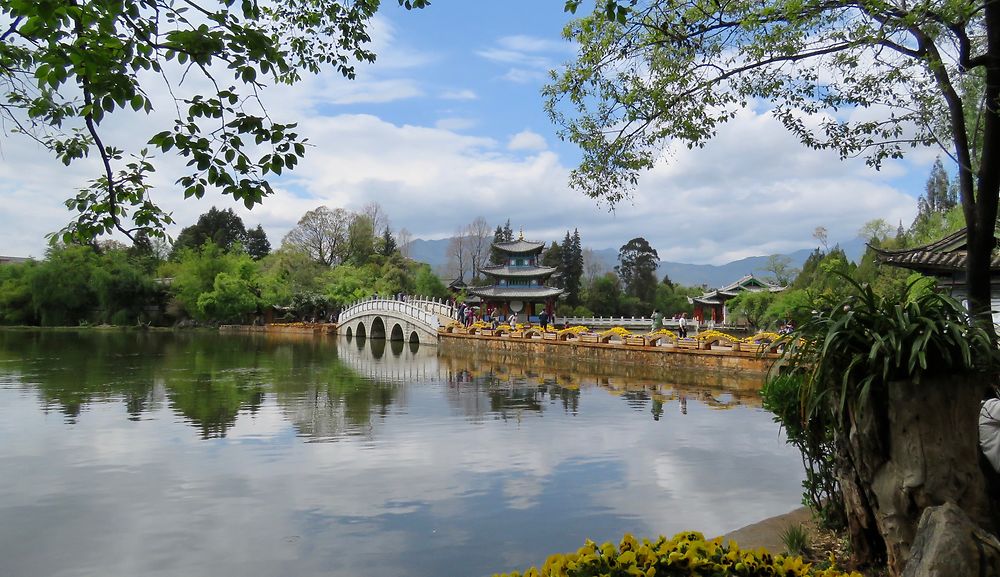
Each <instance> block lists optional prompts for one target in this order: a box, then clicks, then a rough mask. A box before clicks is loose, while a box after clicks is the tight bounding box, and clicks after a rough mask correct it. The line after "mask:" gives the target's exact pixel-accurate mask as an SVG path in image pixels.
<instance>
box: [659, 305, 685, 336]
mask: <svg viewBox="0 0 1000 577" xmlns="http://www.w3.org/2000/svg"><path fill="white" fill-rule="evenodd" d="M674 319H675V320H676V321H677V336H679V337H680V338H682V339H686V338H687V336H688V330H687V313H681V314H680V315H679V316H676V317H674ZM662 328H663V313H661V312H660V311H659V310H657V309H653V332H654V333H655V332H656V331H659V330H661V329H662Z"/></svg>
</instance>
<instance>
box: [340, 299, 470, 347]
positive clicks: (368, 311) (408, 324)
mask: <svg viewBox="0 0 1000 577" xmlns="http://www.w3.org/2000/svg"><path fill="white" fill-rule="evenodd" d="M454 312H455V309H454V307H452V306H451V305H450V304H448V303H447V302H445V301H443V300H438V299H431V298H423V297H410V296H404V297H402V298H401V299H384V298H379V297H374V298H370V299H364V300H360V301H358V302H356V303H354V304H352V305H350V306H349V307H347V308H346V309H344V311H343V312H341V313H340V317H339V319H338V323H337V324H338V326H339V327H340V328H339V331H340V332H341V333H343V334H346V335H347V336H348V337H362V338H363V337H368V338H372V339H388V340H390V341H409V342H411V343H413V342H424V343H428V344H430V343H436V342H437V338H438V336H437V331H438V327H439V326H441V325H442V324H445V323H447V322H448V321H449V320H450V319H451V318H453V317H454Z"/></svg>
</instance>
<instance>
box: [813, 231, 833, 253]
mask: <svg viewBox="0 0 1000 577" xmlns="http://www.w3.org/2000/svg"><path fill="white" fill-rule="evenodd" d="M813 238H815V239H816V240H818V241H819V244H820V246H822V247H823V252H827V251H829V250H830V246H829V245H828V244H827V242H828V239H827V230H826V227H825V226H817V227H816V230H814V231H813Z"/></svg>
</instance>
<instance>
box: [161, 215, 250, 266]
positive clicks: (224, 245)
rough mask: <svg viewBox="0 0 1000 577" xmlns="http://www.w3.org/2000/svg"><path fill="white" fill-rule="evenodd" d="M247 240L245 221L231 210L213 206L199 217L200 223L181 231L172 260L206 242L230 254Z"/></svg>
mask: <svg viewBox="0 0 1000 577" xmlns="http://www.w3.org/2000/svg"><path fill="white" fill-rule="evenodd" d="M246 240H247V228H246V226H245V225H244V224H243V219H242V218H240V216H239V215H238V214H236V213H235V212H233V209H231V208H227V209H225V210H219V209H217V208H215V207H214V206H213V207H212V208H210V209H208V212H206V213H204V214H202V215H201V216H199V217H198V222H196V223H195V224H192V225H191V226H187V227H184V228H183V229H181V232H180V234H178V235H177V240H175V241H174V248H173V252H172V253H171V258H172V259H174V260H176V258H177V255H179V254H180V252H181V251H182V250H184V249H189V248H199V247H200V246H201V245H203V244H205V243H206V242H211V243H212V244H214V245H216V246H218V247H219V248H221V249H222V250H223V251H226V252H228V251H230V250H232V249H233V247H234V246H236V245H237V244H240V245H244V244H245V243H246Z"/></svg>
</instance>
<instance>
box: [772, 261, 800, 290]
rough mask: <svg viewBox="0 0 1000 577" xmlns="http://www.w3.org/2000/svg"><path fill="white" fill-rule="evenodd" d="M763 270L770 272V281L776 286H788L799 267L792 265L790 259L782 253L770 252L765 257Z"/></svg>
mask: <svg viewBox="0 0 1000 577" xmlns="http://www.w3.org/2000/svg"><path fill="white" fill-rule="evenodd" d="M764 271H765V272H769V273H771V277H770V278H771V281H772V282H774V283H775V284H777V285H778V286H788V285H789V284H791V283H792V281H793V280H794V279H795V276H796V275H797V274H799V269H797V268H795V267H793V266H792V259H791V258H790V257H788V256H785V255H783V254H772V255H771V256H769V257H767V264H766V265H764Z"/></svg>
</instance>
